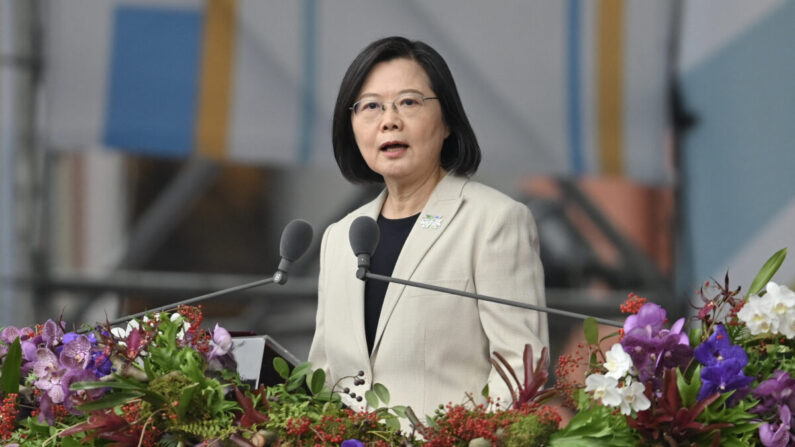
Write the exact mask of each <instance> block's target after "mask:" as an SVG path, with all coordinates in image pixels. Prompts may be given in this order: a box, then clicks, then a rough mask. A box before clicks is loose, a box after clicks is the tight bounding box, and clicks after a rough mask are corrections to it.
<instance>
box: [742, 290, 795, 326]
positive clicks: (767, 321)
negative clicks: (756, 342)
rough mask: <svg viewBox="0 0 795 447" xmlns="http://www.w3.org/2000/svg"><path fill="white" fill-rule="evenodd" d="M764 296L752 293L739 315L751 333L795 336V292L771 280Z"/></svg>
mask: <svg viewBox="0 0 795 447" xmlns="http://www.w3.org/2000/svg"><path fill="white" fill-rule="evenodd" d="M765 289H766V291H767V294H766V295H765V296H764V297H759V296H756V295H751V296H750V297H748V301H747V302H746V303H745V305H744V306H743V308H742V309H740V311H739V312H737V317H738V318H739V319H740V320H741V321H742V322H744V323H745V325H746V326H747V327H748V329H749V330H750V331H751V334H753V335H758V334H765V333H772V334H782V335H784V336H785V337H787V338H795V292H793V291H792V290H790V289H789V288H788V287H787V286H782V285H778V284H776V283H774V282H773V281H770V282H768V283H767V286H765Z"/></svg>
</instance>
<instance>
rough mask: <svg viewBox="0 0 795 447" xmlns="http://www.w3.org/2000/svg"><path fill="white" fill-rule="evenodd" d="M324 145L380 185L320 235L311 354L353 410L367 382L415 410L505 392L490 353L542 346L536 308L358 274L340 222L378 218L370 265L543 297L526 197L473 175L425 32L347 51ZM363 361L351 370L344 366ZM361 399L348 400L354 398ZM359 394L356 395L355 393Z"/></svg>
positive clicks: (466, 128)
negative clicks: (345, 392) (349, 57)
mask: <svg viewBox="0 0 795 447" xmlns="http://www.w3.org/2000/svg"><path fill="white" fill-rule="evenodd" d="M333 144H334V154H335V157H336V160H337V163H338V165H339V167H340V170H341V171H342V174H343V175H344V176H345V177H346V178H347V179H348V180H350V181H352V182H380V183H383V184H384V185H385V189H384V190H383V191H382V192H381V194H380V195H379V196H378V197H377V198H376V199H375V200H373V201H372V202H370V203H368V204H366V205H364V206H362V207H361V208H359V209H357V210H356V211H354V212H352V213H350V214H349V215H348V216H346V217H345V218H343V219H342V220H340V221H339V222H336V223H334V224H332V225H331V226H329V227H328V229H327V230H326V232H325V234H324V235H323V242H322V245H321V254H320V256H321V259H320V277H319V284H318V311H317V326H316V329H315V337H314V340H313V342H312V347H311V349H310V353H309V360H310V361H311V362H312V364H313V365H314V366H315V367H316V368H323V369H325V370H326V373H327V381H328V382H329V383H331V384H336V383H338V381H341V382H340V383H339V387H340V388H345V387H347V388H349V390H350V393H349V394H350V396H352V397H353V398H354V399H355V400H353V401H350V400H349V403H353V405H354V407H355V408H357V409H358V408H361V407H363V406H364V403H363V401H362V400H361V396H363V395H364V392H365V391H366V390H368V389H370V388H371V387H372V384H373V383H382V384H384V385H385V386H386V387H387V389H389V391H390V394H391V401H390V405H409V406H411V407H412V409H413V410H414V411H415V413H416V414H417V415H419V416H420V417H421V415H423V414H430V413H432V412H433V410H434V409H435V408H437V406H438V405H439V404H446V403H448V402H451V401H452V402H461V401H463V400H464V399H466V398H467V397H466V393H469V394H471V395H473V396H475V398H476V399H478V398H480V394H481V390H482V389H483V388H484V386H486V385H487V384H488V385H489V389H490V393H491V396H492V397H493V398H497V397H499V398H500V402H502V405H503V406H507V405H509V404H510V396H509V393H508V392H507V387H506V386H505V384H504V382H503V381H502V379H501V378H500V377H499V375H498V374H497V372H496V371H495V370H494V369H493V368H492V366H491V364H490V363H489V357H490V356H491V353H492V352H493V351H498V352H500V353H501V354H502V355H503V356H505V358H506V359H507V360H508V361H509V362H510V363H511V365H512V366H513V368H514V369H515V370H516V371H517V373H518V374H521V371H522V350H523V348H524V345H525V344H526V343H531V344H532V345H533V352H534V353H535V355H536V356H538V354H539V353H540V352H541V348H542V347H543V346H545V345H547V323H546V316H545V315H543V314H541V313H538V312H534V311H528V310H524V309H521V308H513V307H508V306H503V305H500V304H495V303H488V302H478V301H475V300H471V299H469V298H462V297H456V296H452V295H448V294H442V293H436V292H430V291H427V290H423V289H417V288H411V287H405V286H402V285H398V284H389V285H388V286H387V285H386V284H385V283H381V282H377V281H372V280H371V281H367V282H366V283H365V282H363V281H360V280H359V279H357V278H356V276H355V271H356V265H357V264H356V256H355V255H354V254H353V252H352V251H351V248H350V243H349V239H348V231H349V228H350V225H351V223H352V222H353V220H354V219H355V218H356V217H359V216H362V215H365V216H371V217H372V218H374V219H377V221H378V225H379V227H380V230H381V239H380V242H379V245H378V248H377V250H376V252H375V254H374V255H373V257H372V261H371V271H373V272H374V273H380V274H384V275H391V276H394V277H397V278H402V279H409V280H413V281H419V282H424V283H430V284H436V285H440V286H444V287H449V288H453V289H458V290H466V291H469V292H475V293H480V294H484V295H489V296H495V297H502V298H507V299H512V300H518V301H522V302H526V303H532V304H536V305H544V293H543V281H544V277H543V273H542V268H541V263H540V260H539V256H538V253H539V252H538V240H537V234H536V229H535V223H534V221H533V218H532V216H531V215H530V212H529V210H528V209H527V207H526V206H524V205H522V204H520V203H518V202H516V201H514V200H512V199H510V198H508V197H507V196H505V195H504V194H502V193H500V192H498V191H496V190H493V189H491V188H489V187H487V186H484V185H481V184H478V183H476V182H473V181H470V180H469V176H470V175H472V174H474V172H475V171H476V170H477V167H478V164H479V163H480V149H479V147H478V143H477V140H476V138H475V135H474V132H473V131H472V128H471V127H470V125H469V121H468V119H467V117H466V114H465V113H464V109H463V106H462V105H461V100H460V98H459V97H458V92H457V90H456V87H455V83H454V81H453V78H452V75H451V74H450V70H449V69H448V68H447V64H446V63H445V62H444V59H442V57H441V56H440V55H439V54H438V53H437V52H436V51H435V50H434V49H433V48H431V47H429V46H428V45H426V44H425V43H423V42H419V41H409V40H407V39H405V38H402V37H389V38H385V39H381V40H378V41H376V42H373V43H372V44H370V45H369V46H368V47H367V48H365V49H364V50H363V51H362V52H361V53H360V54H359V55H358V56H357V57H356V59H355V60H354V61H353V63H352V64H351V66H350V67H349V68H348V71H347V72H346V74H345V77H344V79H343V80H342V84H341V86H340V91H339V95H338V97H337V103H336V106H335V109H334V123H333ZM359 371H363V376H361V377H358V376H357V377H346V376H354V375H356V374H357V373H358V372H359ZM357 397H358V399H357ZM357 400H358V402H361V403H356V402H357Z"/></svg>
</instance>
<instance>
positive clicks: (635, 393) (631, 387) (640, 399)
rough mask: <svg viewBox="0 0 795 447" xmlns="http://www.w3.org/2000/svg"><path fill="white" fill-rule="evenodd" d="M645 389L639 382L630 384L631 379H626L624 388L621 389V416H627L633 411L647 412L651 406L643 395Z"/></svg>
mask: <svg viewBox="0 0 795 447" xmlns="http://www.w3.org/2000/svg"><path fill="white" fill-rule="evenodd" d="M645 389H646V387H644V386H643V384H642V383H640V382H632V379H630V378H627V381H626V382H625V383H624V387H623V388H621V397H622V400H621V405H620V408H621V414H623V415H628V414H630V413H631V412H632V410H635V411H643V410H648V409H649V407H650V406H651V402H650V401H649V398H648V397H646V394H644V390H645Z"/></svg>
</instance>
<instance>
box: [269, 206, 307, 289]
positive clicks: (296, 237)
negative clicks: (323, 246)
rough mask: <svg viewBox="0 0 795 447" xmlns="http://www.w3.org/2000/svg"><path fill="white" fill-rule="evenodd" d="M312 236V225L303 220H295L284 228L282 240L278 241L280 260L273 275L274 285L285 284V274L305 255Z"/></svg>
mask: <svg viewBox="0 0 795 447" xmlns="http://www.w3.org/2000/svg"><path fill="white" fill-rule="evenodd" d="M313 234H314V230H313V229H312V225H311V224H310V223H309V222H307V221H305V220H303V219H295V220H293V221H291V222H290V223H288V224H287V226H285V227H284V230H283V231H282V239H281V241H279V256H280V257H281V259H280V260H279V266H278V267H276V273H274V274H273V281H274V282H275V283H276V284H284V283H286V282H287V272H288V271H289V270H290V267H291V266H292V264H293V262H295V261H296V260H297V259H298V258H300V257H301V255H303V254H304V253H306V250H307V249H308V248H309V245H310V244H311V243H312V235H313Z"/></svg>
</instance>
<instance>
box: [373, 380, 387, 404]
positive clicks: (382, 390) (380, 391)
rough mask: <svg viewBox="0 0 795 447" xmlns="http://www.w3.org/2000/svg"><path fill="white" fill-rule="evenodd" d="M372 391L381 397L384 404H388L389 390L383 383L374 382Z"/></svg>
mask: <svg viewBox="0 0 795 447" xmlns="http://www.w3.org/2000/svg"><path fill="white" fill-rule="evenodd" d="M373 391H375V394H376V396H378V398H379V399H381V402H383V403H384V405H389V390H388V389H386V387H385V386H384V385H382V384H380V383H376V384H375V385H373Z"/></svg>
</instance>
